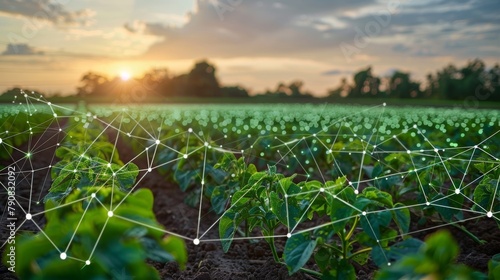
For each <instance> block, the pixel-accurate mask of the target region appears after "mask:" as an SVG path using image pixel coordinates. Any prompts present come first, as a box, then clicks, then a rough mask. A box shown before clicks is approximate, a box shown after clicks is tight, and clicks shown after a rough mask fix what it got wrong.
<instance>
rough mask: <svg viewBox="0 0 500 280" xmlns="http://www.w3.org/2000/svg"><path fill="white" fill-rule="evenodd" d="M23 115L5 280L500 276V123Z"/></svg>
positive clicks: (370, 111) (260, 114)
mask: <svg viewBox="0 0 500 280" xmlns="http://www.w3.org/2000/svg"><path fill="white" fill-rule="evenodd" d="M19 100H22V102H17V103H16V104H12V105H0V182H1V183H2V189H1V190H0V192H1V199H0V205H2V207H1V208H2V209H1V210H0V211H1V217H2V220H1V222H2V225H10V224H12V223H13V224H14V228H15V229H14V232H15V237H13V235H12V234H11V230H10V229H8V228H7V230H3V229H2V234H1V236H0V237H1V240H0V241H1V243H2V245H3V246H2V251H3V253H2V256H3V265H4V266H3V267H2V268H1V270H0V273H1V274H0V275H1V278H2V279H7V278H6V277H14V275H17V277H19V279H67V278H68V277H72V278H75V279H154V278H159V279H356V278H358V279H373V278H377V279H399V278H400V277H402V276H415V277H425V276H429V275H430V276H431V277H433V278H432V279H457V278H459V277H463V278H462V279H500V255H499V253H500V228H499V226H500V190H499V183H500V168H499V166H500V161H499V158H500V111H498V110H489V109H484V110H463V109H445V108H419V107H415V108H410V107H408V108H405V107H391V104H385V103H384V104H380V105H377V106H371V107H366V106H365V107H361V106H350V105H329V104H314V105H311V104H272V105H270V104H267V105H264V104H249V105H245V104H237V105H235V104H224V105H215V104H202V105H201V104H198V105H183V104H175V105H174V104H172V105H140V106H111V105H89V106H87V105H85V104H83V103H81V104H78V105H67V104H65V105H58V104H52V103H50V102H47V101H45V100H43V99H42V100H40V99H38V98H36V97H35V96H31V95H26V96H25V97H22V96H20V97H19V98H18V100H17V101H19ZM3 228H5V227H3ZM12 240H14V241H15V243H14V242H12ZM11 243H12V244H11ZM14 244H15V250H14V251H15V261H16V273H15V274H13V273H11V272H10V271H8V270H7V268H6V267H7V265H6V262H8V261H9V260H10V259H11V257H10V256H9V255H8V254H9V253H10V252H11V250H10V248H11V245H12V246H14Z"/></svg>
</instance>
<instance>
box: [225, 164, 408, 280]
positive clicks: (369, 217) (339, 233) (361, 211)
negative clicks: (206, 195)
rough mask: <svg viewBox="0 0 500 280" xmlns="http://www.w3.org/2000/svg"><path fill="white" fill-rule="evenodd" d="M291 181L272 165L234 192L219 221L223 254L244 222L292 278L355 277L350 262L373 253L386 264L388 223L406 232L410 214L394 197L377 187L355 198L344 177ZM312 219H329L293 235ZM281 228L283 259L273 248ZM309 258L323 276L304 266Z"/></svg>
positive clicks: (393, 233)
mask: <svg viewBox="0 0 500 280" xmlns="http://www.w3.org/2000/svg"><path fill="white" fill-rule="evenodd" d="M293 180H294V176H292V177H285V176H283V175H282V174H279V173H277V172H276V168H275V167H273V166H271V167H269V169H268V170H267V171H266V172H256V173H254V174H253V175H252V176H251V177H250V178H249V180H248V182H247V185H245V186H244V187H242V188H241V189H240V190H238V191H237V192H235V193H234V195H233V196H232V198H231V204H230V207H229V209H228V210H227V211H226V212H224V214H223V216H222V217H221V219H220V222H219V234H220V238H221V239H222V247H223V249H224V250H225V251H228V250H229V247H230V245H231V242H232V240H233V239H234V236H235V234H236V233H237V232H238V228H239V227H240V226H241V225H242V224H244V225H243V227H244V230H243V231H244V235H245V236H248V235H249V233H250V232H252V231H253V230H254V229H259V230H260V231H261V232H262V235H263V237H264V239H265V240H266V241H267V243H268V244H269V246H270V248H271V251H272V253H273V257H274V259H275V261H276V262H284V263H285V264H286V266H287V267H288V269H289V271H290V274H292V273H295V272H297V271H299V270H303V271H307V272H309V273H313V274H316V275H323V277H326V278H328V277H344V278H349V279H353V278H355V271H354V267H353V264H352V263H353V262H357V263H359V264H365V263H366V262H367V260H368V258H369V257H370V252H372V251H373V252H372V254H371V255H372V257H374V258H377V259H384V262H385V263H387V260H386V259H385V254H384V253H385V251H384V250H388V248H389V245H390V244H391V243H393V242H394V241H395V240H396V237H397V235H398V232H397V231H396V230H394V229H393V228H392V225H391V222H394V224H395V225H396V227H397V228H398V229H399V230H400V233H401V234H406V233H407V232H408V229H409V223H410V213H409V210H408V209H407V208H406V207H405V206H404V205H402V204H399V203H398V204H393V201H392V197H391V196H390V195H389V194H388V193H385V192H382V191H380V190H378V189H377V188H374V187H367V188H365V189H364V190H363V191H362V192H361V193H358V194H356V193H355V190H354V189H353V188H352V187H351V186H349V185H347V183H346V179H345V178H344V177H341V178H339V179H337V180H336V181H335V182H333V181H330V182H326V183H325V184H322V183H320V182H318V181H310V182H301V183H299V184H295V183H294V182H293ZM315 216H316V217H318V216H319V217H328V218H329V219H330V222H329V223H326V224H325V225H323V226H322V227H320V228H318V229H316V230H313V231H307V232H301V231H298V232H297V233H294V231H295V230H296V228H297V227H298V226H299V224H300V223H301V222H303V221H304V220H305V219H313V218H314V217H315ZM280 227H281V228H287V229H288V234H287V237H288V239H287V242H286V245H285V249H284V254H283V256H279V255H278V253H277V250H276V244H275V236H276V233H275V231H276V230H277V229H278V228H280ZM358 227H360V228H361V229H362V231H360V230H359V228H358ZM313 254H314V259H315V261H316V263H317V265H318V267H319V268H320V270H321V272H322V273H321V274H319V273H317V272H314V271H311V270H307V269H304V268H303V266H304V265H305V264H306V263H307V261H308V260H309V259H310V258H311V256H312V255H313ZM376 262H377V263H380V262H381V261H380V260H377V261H376Z"/></svg>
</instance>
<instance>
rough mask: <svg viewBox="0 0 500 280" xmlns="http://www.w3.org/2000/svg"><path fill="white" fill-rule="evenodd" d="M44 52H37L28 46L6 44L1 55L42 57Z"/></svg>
mask: <svg viewBox="0 0 500 280" xmlns="http://www.w3.org/2000/svg"><path fill="white" fill-rule="evenodd" d="M43 54H44V52H42V51H37V50H36V49H34V48H33V47H31V46H29V45H28V44H8V45H7V48H6V49H5V51H3V52H2V55H43Z"/></svg>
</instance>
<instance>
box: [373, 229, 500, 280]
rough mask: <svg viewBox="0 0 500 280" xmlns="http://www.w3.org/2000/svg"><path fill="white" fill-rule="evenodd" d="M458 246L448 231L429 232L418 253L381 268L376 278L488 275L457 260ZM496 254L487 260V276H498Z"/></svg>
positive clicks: (481, 276)
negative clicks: (430, 233)
mask: <svg viewBox="0 0 500 280" xmlns="http://www.w3.org/2000/svg"><path fill="white" fill-rule="evenodd" d="M458 253H459V247H458V245H457V243H456V242H455V240H454V239H453V237H452V236H451V235H450V234H449V233H448V232H447V231H439V232H436V233H434V234H433V235H431V236H430V237H429V238H428V239H427V240H426V242H425V244H424V245H422V246H421V247H420V249H419V251H418V252H417V253H414V254H409V255H407V256H404V257H403V258H402V259H401V260H399V261H398V262H396V263H395V264H393V265H392V266H386V267H384V268H382V269H381V270H380V271H379V272H378V273H377V274H376V279H384V280H391V279H464V280H465V279H471V280H472V279H487V277H486V275H484V274H482V273H480V272H477V271H473V270H472V269H470V268H468V267H467V266H465V265H461V264H456V263H455V261H456V258H457V256H458ZM498 258H499V257H498V255H497V256H495V257H494V259H493V260H492V261H490V265H489V266H490V279H498V278H495V277H498V276H499V272H500V271H499V263H498Z"/></svg>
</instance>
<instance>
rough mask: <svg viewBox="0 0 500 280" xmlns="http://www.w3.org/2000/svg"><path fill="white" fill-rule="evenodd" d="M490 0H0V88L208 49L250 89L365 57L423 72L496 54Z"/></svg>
mask: <svg viewBox="0 0 500 280" xmlns="http://www.w3.org/2000/svg"><path fill="white" fill-rule="evenodd" d="M499 34H500V1H498V0H458V1H446V0H412V1H411V0H386V1H377V0H351V1H338V0H286V1H285V0H282V1H258V0H254V1H251V0H141V1H139V0H120V1H117V0H108V1H100V0H78V1H77V0H0V92H3V91H4V90H6V89H8V88H11V87H13V86H21V87H23V88H25V89H37V90H41V91H44V92H50V93H59V94H63V95H66V94H71V93H74V92H75V89H76V87H77V86H78V85H79V81H80V79H81V77H82V76H83V74H84V73H86V72H89V71H92V72H95V73H98V74H101V75H105V76H108V77H114V76H119V75H120V73H124V72H127V73H129V74H130V75H132V76H133V77H141V76H142V74H143V73H144V72H145V71H147V70H149V69H152V68H168V69H169V71H170V72H171V73H172V74H181V73H185V72H187V71H189V69H191V67H192V66H193V65H194V63H195V62H196V61H198V60H201V59H208V61H210V62H211V63H213V64H215V66H216V68H217V72H216V73H217V77H218V78H219V80H220V81H221V83H222V84H223V85H236V84H238V85H241V86H244V87H246V88H248V89H250V90H251V92H253V93H256V92H259V91H262V90H265V89H268V88H269V89H272V88H275V86H276V84H277V83H278V82H285V83H287V82H291V81H293V80H296V79H300V80H302V81H304V83H305V88H306V89H307V90H310V91H313V92H315V93H316V94H317V95H324V94H326V92H327V90H328V89H332V88H335V87H337V86H338V85H339V81H340V79H341V78H342V77H349V78H350V79H352V75H353V73H354V72H356V71H359V70H361V69H363V68H366V67H367V66H369V65H370V66H372V69H373V71H374V73H375V74H377V75H379V76H388V75H390V74H391V73H393V72H394V71H395V70H396V69H398V70H402V71H409V72H411V73H412V77H413V78H414V79H416V80H419V81H422V82H424V81H425V76H426V75H427V74H428V73H435V72H436V71H437V70H438V69H440V68H442V67H444V66H446V65H448V64H450V63H453V64H455V65H457V66H463V65H465V63H467V61H470V60H472V59H474V58H480V59H482V60H483V61H485V62H486V65H487V66H489V67H492V66H493V65H494V64H495V63H499V62H500V36H499Z"/></svg>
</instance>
